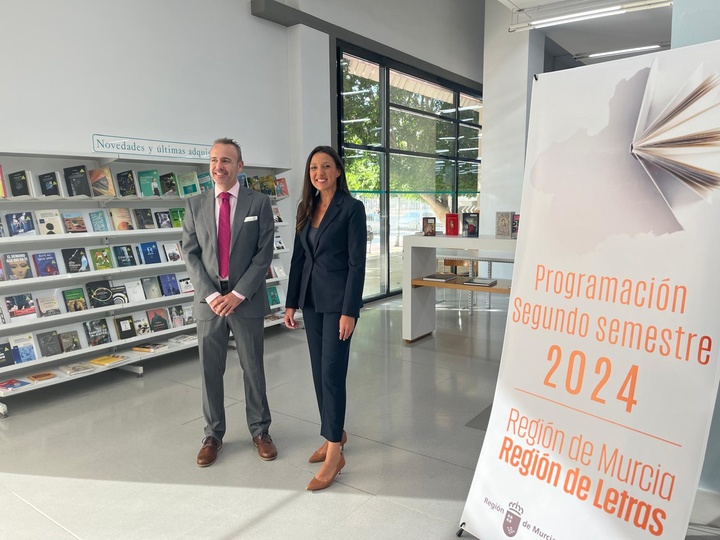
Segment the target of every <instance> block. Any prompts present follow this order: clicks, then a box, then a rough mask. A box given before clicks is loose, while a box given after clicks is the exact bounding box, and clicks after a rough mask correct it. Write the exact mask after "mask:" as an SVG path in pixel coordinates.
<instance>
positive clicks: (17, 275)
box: [3, 253, 34, 281]
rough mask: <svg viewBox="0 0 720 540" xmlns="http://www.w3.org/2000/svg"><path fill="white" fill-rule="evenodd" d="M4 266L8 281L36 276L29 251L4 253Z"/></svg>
mask: <svg viewBox="0 0 720 540" xmlns="http://www.w3.org/2000/svg"><path fill="white" fill-rule="evenodd" d="M3 268H4V269H5V277H6V279H7V280H8V281H17V280H19V279H29V278H31V277H34V276H33V271H32V268H31V266H30V258H29V257H28V254H27V253H5V254H4V255H3Z"/></svg>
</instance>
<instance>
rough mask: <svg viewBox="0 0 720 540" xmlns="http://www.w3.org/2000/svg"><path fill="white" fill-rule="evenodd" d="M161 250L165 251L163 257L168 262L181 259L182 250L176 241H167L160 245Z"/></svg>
mask: <svg viewBox="0 0 720 540" xmlns="http://www.w3.org/2000/svg"><path fill="white" fill-rule="evenodd" d="M162 247H163V251H164V252H165V258H166V259H167V261H168V262H177V261H181V260H182V252H181V251H180V246H178V245H177V242H169V243H166V244H163V245H162Z"/></svg>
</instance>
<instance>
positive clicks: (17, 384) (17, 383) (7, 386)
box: [0, 379, 30, 390]
mask: <svg viewBox="0 0 720 540" xmlns="http://www.w3.org/2000/svg"><path fill="white" fill-rule="evenodd" d="M28 384H30V382H28V381H23V380H22V379H8V380H7V381H2V382H0V390H17V389H18V388H22V387H23V386H27V385H28Z"/></svg>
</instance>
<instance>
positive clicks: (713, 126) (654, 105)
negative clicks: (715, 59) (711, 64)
mask: <svg viewBox="0 0 720 540" xmlns="http://www.w3.org/2000/svg"><path fill="white" fill-rule="evenodd" d="M659 65H660V59H656V60H655V61H654V62H653V65H652V68H651V69H650V75H649V76H648V81H647V86H646V88H645V95H644V97H643V101H642V105H641V107H640V114H639V116H638V122H637V126H636V128H635V135H634V137H633V143H632V146H631V150H630V151H631V153H632V154H633V155H634V156H635V157H636V158H637V159H638V160H639V161H640V164H641V165H642V166H643V168H644V169H645V171H646V172H647V173H648V175H649V176H650V178H651V180H652V181H653V183H654V184H655V186H657V188H658V190H659V191H660V193H661V194H662V196H663V198H664V199H665V201H666V202H667V204H668V206H669V207H670V210H676V209H677V208H678V207H680V206H684V205H687V204H690V203H693V202H697V201H699V200H702V199H703V198H705V197H707V196H708V195H709V194H710V192H711V191H712V190H713V189H717V188H718V187H720V75H719V74H717V73H712V74H709V75H706V74H705V73H704V72H705V70H704V68H703V65H702V64H701V65H700V66H699V67H698V68H697V69H696V70H695V71H694V73H693V74H692V75H691V76H690V78H689V79H688V80H687V82H686V83H685V84H684V85H683V87H682V88H681V89H680V91H678V93H677V94H675V96H674V97H673V98H672V99H671V100H670V101H669V102H662V101H661V98H660V97H658V95H657V92H656V88H657V87H656V84H657V79H658V77H659V75H658V71H659V69H660V67H659Z"/></svg>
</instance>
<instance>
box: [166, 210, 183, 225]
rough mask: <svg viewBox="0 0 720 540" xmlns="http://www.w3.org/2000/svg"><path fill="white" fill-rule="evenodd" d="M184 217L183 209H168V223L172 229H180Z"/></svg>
mask: <svg viewBox="0 0 720 540" xmlns="http://www.w3.org/2000/svg"><path fill="white" fill-rule="evenodd" d="M184 217H185V209H184V208H171V209H170V222H171V223H172V226H173V227H180V228H182V224H183V218H184Z"/></svg>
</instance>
